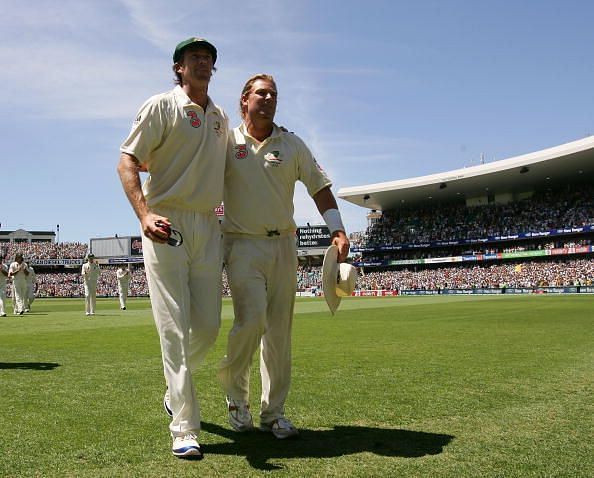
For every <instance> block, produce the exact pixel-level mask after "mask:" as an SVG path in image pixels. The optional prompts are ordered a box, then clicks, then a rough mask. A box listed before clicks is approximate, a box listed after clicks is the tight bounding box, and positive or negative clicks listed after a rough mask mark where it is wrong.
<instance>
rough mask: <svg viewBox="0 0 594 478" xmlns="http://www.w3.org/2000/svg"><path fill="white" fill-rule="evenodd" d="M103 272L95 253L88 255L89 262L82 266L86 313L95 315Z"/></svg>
mask: <svg viewBox="0 0 594 478" xmlns="http://www.w3.org/2000/svg"><path fill="white" fill-rule="evenodd" d="M100 274H101V269H100V268H99V264H97V263H96V262H95V255H94V254H89V255H87V262H85V263H84V264H83V266H82V270H81V275H82V277H83V284H84V287H85V315H87V316H89V315H95V307H96V305H97V280H98V279H99V275H100Z"/></svg>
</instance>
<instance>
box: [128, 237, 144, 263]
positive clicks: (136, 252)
mask: <svg viewBox="0 0 594 478" xmlns="http://www.w3.org/2000/svg"><path fill="white" fill-rule="evenodd" d="M130 255H132V256H141V255H142V238H141V237H140V236H133V237H131V238H130ZM126 262H128V261H126Z"/></svg>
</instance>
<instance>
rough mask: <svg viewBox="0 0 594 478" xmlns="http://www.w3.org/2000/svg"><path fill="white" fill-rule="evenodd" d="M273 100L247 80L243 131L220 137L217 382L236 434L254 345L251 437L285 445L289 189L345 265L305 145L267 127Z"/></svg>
mask: <svg viewBox="0 0 594 478" xmlns="http://www.w3.org/2000/svg"><path fill="white" fill-rule="evenodd" d="M276 101H277V89H276V84H275V82H274V80H273V78H272V77H271V76H269V75H256V76H254V77H252V78H250V80H248V82H247V83H246V85H245V87H244V90H243V92H242V95H241V99H240V106H241V113H242V117H243V123H242V124H241V125H240V126H239V127H238V128H235V129H234V130H233V131H232V132H231V133H230V135H229V136H230V138H229V148H228V150H227V164H226V170H225V189H224V204H225V218H224V220H223V225H222V228H223V232H224V263H225V268H226V270H227V275H228V279H229V286H230V288H231V296H232V297H233V308H234V312H235V319H234V322H233V327H232V329H231V331H230V332H229V337H228V344H227V354H226V356H225V358H224V359H223V360H222V362H221V365H220V369H219V373H218V375H219V379H220V381H221V383H222V385H223V388H224V390H225V392H226V394H227V405H228V411H229V423H230V424H231V425H232V427H233V428H234V429H235V430H237V431H246V430H249V429H251V428H252V427H253V422H252V417H251V413H250V412H249V376H250V366H251V362H252V359H253V355H254V353H255V351H256V350H257V348H258V346H259V345H261V353H260V374H261V380H262V396H261V410H260V429H261V430H264V431H269V432H272V433H273V434H274V435H275V436H276V437H277V438H287V437H290V436H293V435H296V434H297V429H296V428H295V427H294V426H293V424H292V423H291V422H290V421H289V420H288V419H287V418H286V417H285V401H286V398H287V395H288V393H289V387H290V382H291V328H292V320H293V307H294V303H295V293H296V287H297V251H296V239H295V231H296V225H295V221H294V220H293V211H294V206H293V194H294V189H295V182H296V181H301V182H302V183H303V184H305V186H306V187H307V191H308V193H309V194H310V196H311V197H312V198H313V199H314V202H315V203H316V206H317V208H318V210H319V211H320V213H321V214H322V215H323V217H324V219H325V220H326V222H327V223H328V225H329V228H330V230H331V232H332V238H333V239H332V240H333V243H334V244H336V245H337V246H338V247H339V251H340V255H339V261H340V262H343V261H344V260H346V257H347V255H348V250H349V241H348V238H347V236H346V234H345V232H344V226H343V225H342V220H341V219H340V214H339V212H338V209H337V205H336V200H335V198H334V195H333V194H332V192H331V190H330V186H331V182H330V180H329V179H328V177H327V176H326V174H325V173H324V171H323V170H322V169H321V168H320V166H319V165H318V163H317V162H316V160H315V159H314V157H313V155H312V153H311V152H310V150H309V149H308V148H307V146H306V145H305V143H304V142H303V141H302V140H301V139H300V138H299V137H298V136H296V135H294V134H292V133H288V132H285V131H283V130H281V129H279V127H278V126H276V124H274V122H273V120H274V115H275V112H276Z"/></svg>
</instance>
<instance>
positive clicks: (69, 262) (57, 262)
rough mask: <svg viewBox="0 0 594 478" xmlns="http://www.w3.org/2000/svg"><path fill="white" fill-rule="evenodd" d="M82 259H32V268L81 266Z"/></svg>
mask: <svg viewBox="0 0 594 478" xmlns="http://www.w3.org/2000/svg"><path fill="white" fill-rule="evenodd" d="M82 264H83V260H82V259H33V260H32V261H31V265H32V266H82Z"/></svg>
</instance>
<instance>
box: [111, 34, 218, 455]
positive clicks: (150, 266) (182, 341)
mask: <svg viewBox="0 0 594 478" xmlns="http://www.w3.org/2000/svg"><path fill="white" fill-rule="evenodd" d="M216 60H217V49H216V48H215V47H214V45H213V44H212V43H210V42H209V41H207V40H205V39H204V38H199V37H192V38H188V39H187V40H184V41H182V42H180V43H179V44H178V45H177V46H176V47H175V50H174V52H173V72H174V74H175V77H176V78H175V83H176V86H175V88H173V90H170V91H168V92H165V93H161V94H157V95H155V96H152V97H151V98H149V99H148V100H147V101H146V102H145V103H144V104H143V105H142V107H141V108H140V110H139V112H138V113H137V114H136V117H135V118H136V119H135V121H134V123H133V125H132V130H131V131H130V133H129V135H128V137H127V138H126V139H125V141H124V142H123V144H122V145H121V147H120V152H121V155H120V162H119V165H118V173H119V175H120V179H121V181H122V186H123V188H124V191H125V193H126V195H127V196H128V199H129V201H130V204H131V205H132V208H133V209H134V212H135V213H136V215H137V217H138V219H139V220H140V229H141V231H142V234H143V238H142V250H143V256H144V265H145V270H146V275H147V280H148V285H149V292H150V297H151V306H152V310H153V317H154V320H155V325H156V327H157V332H158V334H159V338H160V344H161V355H162V360H163V372H164V376H165V382H166V385H167V389H166V392H165V396H164V398H163V405H164V409H165V411H166V412H167V414H168V415H169V416H170V417H171V421H170V423H169V431H170V433H171V436H172V437H173V444H172V447H171V451H172V453H173V454H174V455H175V456H177V457H181V458H194V459H200V458H202V449H201V448H200V445H199V444H198V434H199V432H200V404H199V401H198V399H197V397H196V391H195V388H194V382H193V379H192V372H193V371H195V370H196V369H197V368H198V367H199V366H200V365H201V363H202V362H203V360H204V358H205V356H206V354H207V352H208V350H209V349H210V348H211V347H212V345H213V344H214V343H215V341H216V338H217V336H218V333H219V328H220V325H221V270H222V252H221V230H220V226H219V221H218V218H217V216H216V214H215V212H214V209H215V208H216V207H217V206H219V205H220V204H221V201H222V199H223V180H224V172H225V156H226V151H227V136H228V130H229V120H228V118H227V115H226V114H225V112H224V111H223V109H222V108H220V107H219V106H217V105H216V104H215V103H214V102H213V101H212V99H211V98H210V97H209V95H208V86H209V84H210V80H211V77H212V74H213V72H214V71H215V67H214V64H215V62H216ZM139 171H146V172H148V174H149V177H148V179H147V180H146V181H145V183H144V185H142V186H141V184H140V176H139ZM173 227H175V230H177V231H178V232H179V233H180V235H181V236H182V237H183V239H184V241H183V245H180V247H173V246H172V245H169V244H168V243H167V239H168V236H169V234H170V233H171V229H172V228H173Z"/></svg>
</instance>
